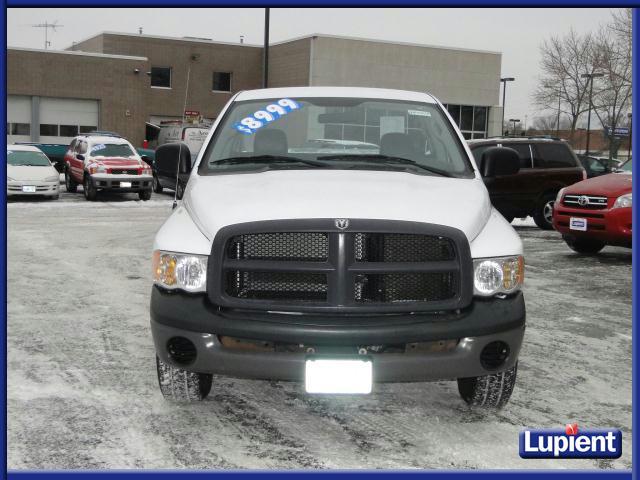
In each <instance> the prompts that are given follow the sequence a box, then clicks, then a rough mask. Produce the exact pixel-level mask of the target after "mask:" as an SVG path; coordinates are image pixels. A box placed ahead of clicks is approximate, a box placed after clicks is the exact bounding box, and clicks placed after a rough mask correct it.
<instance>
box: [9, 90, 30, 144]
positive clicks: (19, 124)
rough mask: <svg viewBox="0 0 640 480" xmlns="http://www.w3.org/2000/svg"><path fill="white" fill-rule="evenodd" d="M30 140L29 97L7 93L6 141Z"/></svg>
mask: <svg viewBox="0 0 640 480" xmlns="http://www.w3.org/2000/svg"><path fill="white" fill-rule="evenodd" d="M29 141H31V97H27V96H23V95H7V143H15V142H29Z"/></svg>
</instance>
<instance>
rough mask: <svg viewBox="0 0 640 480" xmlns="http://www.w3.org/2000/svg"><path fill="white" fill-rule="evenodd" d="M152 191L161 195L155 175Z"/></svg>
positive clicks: (160, 188)
mask: <svg viewBox="0 0 640 480" xmlns="http://www.w3.org/2000/svg"><path fill="white" fill-rule="evenodd" d="M153 191H154V192H156V193H162V185H160V180H158V177H157V176H156V175H153Z"/></svg>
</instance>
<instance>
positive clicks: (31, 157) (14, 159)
mask: <svg viewBox="0 0 640 480" xmlns="http://www.w3.org/2000/svg"><path fill="white" fill-rule="evenodd" d="M7 165H14V166H30V167H49V166H51V162H50V161H49V159H48V158H47V157H46V155H45V154H44V153H40V152H20V151H16V150H7Z"/></svg>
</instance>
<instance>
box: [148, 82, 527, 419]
mask: <svg viewBox="0 0 640 480" xmlns="http://www.w3.org/2000/svg"><path fill="white" fill-rule="evenodd" d="M317 139H335V140H339V141H347V142H361V143H359V148H355V149H343V150H342V151H338V152H334V151H330V152H327V149H326V148H325V147H326V145H324V144H322V142H317V141H316V140H317ZM314 144H316V146H317V148H315V150H314V148H313V146H314ZM369 144H374V145H375V147H376V148H370V147H369V148H361V147H362V146H363V145H369ZM301 149H303V150H302V151H301ZM178 155H181V159H182V160H184V161H185V162H187V163H186V165H188V161H189V152H185V147H184V145H180V144H168V145H164V146H161V147H159V148H158V149H157V151H156V159H161V158H165V157H166V158H167V159H173V161H174V162H176V161H177V159H178ZM182 160H181V161H182ZM480 168H481V169H482V174H483V175H484V176H485V177H491V176H498V175H510V174H513V173H515V172H517V171H518V169H519V160H518V155H517V153H516V152H515V151H514V150H512V149H509V148H499V147H495V148H491V149H487V151H486V152H485V153H484V155H483V157H482V158H481V166H480ZM181 169H182V167H180V168H177V170H176V171H181ZM153 250H154V251H153V281H154V285H153V287H152V293H151V306H150V307H151V308H150V314H151V331H152V334H153V338H154V343H155V349H156V354H157V371H158V379H159V384H160V389H161V391H162V393H163V395H164V396H165V397H167V398H170V399H174V400H185V401H188V400H201V399H202V398H204V397H205V396H206V395H207V394H208V393H209V391H210V389H211V386H212V375H214V374H216V375H228V376H238V377H248V378H265V379H275V380H294V381H301V382H304V389H305V391H306V392H307V393H308V394H315V393H350V394H354V393H360V394H365V393H368V392H371V391H372V389H373V388H374V385H375V382H407V381H430V380H443V379H457V382H458V389H459V392H460V395H461V396H462V398H463V399H464V401H466V402H467V403H469V404H471V405H474V406H489V407H501V406H503V405H504V404H505V403H506V402H507V401H508V399H509V397H510V396H511V392H512V390H513V387H514V384H515V379H516V371H517V360H518V354H519V351H520V347H521V345H522V341H523V336H524V328H525V316H526V315H525V306H524V297H523V294H522V292H521V291H520V287H521V285H522V282H523V278H524V259H523V256H522V242H521V240H520V238H519V236H518V234H517V233H516V232H515V230H514V229H513V228H512V227H511V225H510V224H509V223H507V222H506V220H505V219H504V217H503V216H502V215H500V214H499V213H498V212H497V211H496V210H495V209H494V208H492V206H491V202H490V199H489V195H488V193H487V189H486V188H485V185H484V182H483V179H482V176H481V172H480V170H479V167H478V165H476V164H475V161H474V158H473V156H472V155H471V152H470V150H469V148H468V147H467V144H466V142H465V140H464V138H463V136H462V135H461V133H460V131H459V130H458V129H457V127H456V125H455V123H454V122H453V121H452V119H451V117H450V116H449V114H448V113H447V111H446V109H445V108H444V107H443V106H442V104H441V103H440V102H438V101H437V100H436V99H435V98H434V97H432V96H431V95H429V94H427V93H418V92H407V91H398V90H381V89H368V88H340V87H300V88H276V89H266V90H254V91H245V92H240V93H238V94H237V95H235V96H234V97H233V98H232V99H231V100H230V101H229V103H228V104H227V105H226V107H225V108H224V110H223V111H222V112H221V114H220V115H219V116H218V120H217V121H216V123H215V125H214V126H213V128H212V130H211V132H210V134H209V137H208V138H207V141H206V142H205V144H204V146H203V148H202V149H201V150H200V154H199V155H198V158H197V159H196V162H195V164H194V167H193V169H192V171H191V174H190V177H189V181H188V183H187V188H186V191H185V194H184V197H183V203H182V204H181V205H180V206H179V207H178V208H176V209H175V210H174V212H173V214H172V215H171V216H170V217H169V218H168V219H167V220H166V221H165V223H164V224H163V225H162V227H161V228H160V230H159V231H158V233H157V234H156V237H155V242H154V246H153Z"/></svg>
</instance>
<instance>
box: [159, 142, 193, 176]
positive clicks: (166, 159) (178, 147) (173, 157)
mask: <svg viewBox="0 0 640 480" xmlns="http://www.w3.org/2000/svg"><path fill="white" fill-rule="evenodd" d="M156 165H158V166H159V167H160V168H161V169H162V170H164V171H169V172H176V173H189V172H190V171H191V152H190V151H189V147H187V145H186V144H184V143H181V142H176V143H165V144H164V145H161V146H159V147H158V148H157V149H156Z"/></svg>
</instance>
